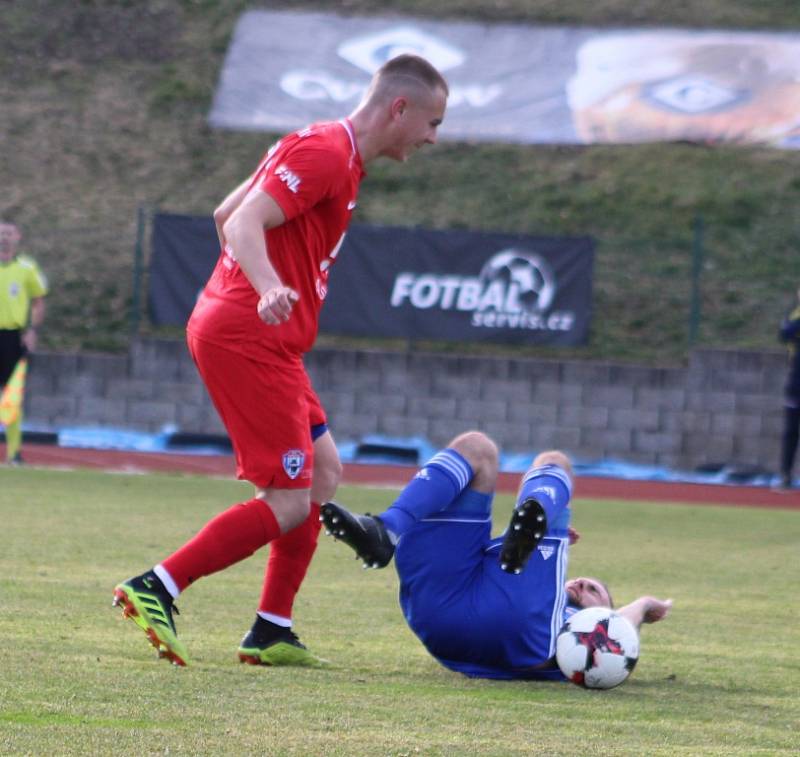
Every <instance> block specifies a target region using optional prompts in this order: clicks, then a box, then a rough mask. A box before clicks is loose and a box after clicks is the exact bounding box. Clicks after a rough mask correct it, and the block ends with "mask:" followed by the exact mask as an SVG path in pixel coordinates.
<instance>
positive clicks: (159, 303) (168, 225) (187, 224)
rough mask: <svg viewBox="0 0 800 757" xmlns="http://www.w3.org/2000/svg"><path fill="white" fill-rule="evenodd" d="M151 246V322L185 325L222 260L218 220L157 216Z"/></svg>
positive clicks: (171, 215)
mask: <svg viewBox="0 0 800 757" xmlns="http://www.w3.org/2000/svg"><path fill="white" fill-rule="evenodd" d="M151 246H152V251H153V252H152V256H151V258H150V279H149V296H148V306H149V312H150V320H151V322H152V323H154V324H156V325H174V326H183V325H184V324H185V323H186V321H188V320H189V315H190V314H191V312H192V309H193V308H194V303H195V301H196V300H197V296H198V295H199V294H200V292H201V291H202V289H203V287H204V286H205V283H206V281H208V277H209V276H210V275H211V271H213V270H214V265H215V263H216V262H217V257H219V239H218V238H217V229H216V227H215V226H214V219H213V218H211V217H210V216H184V215H173V214H169V213H157V214H156V215H155V216H154V217H153V236H152V244H151Z"/></svg>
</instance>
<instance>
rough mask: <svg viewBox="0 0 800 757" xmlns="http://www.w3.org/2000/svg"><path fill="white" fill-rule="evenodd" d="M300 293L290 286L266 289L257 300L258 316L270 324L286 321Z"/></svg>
mask: <svg viewBox="0 0 800 757" xmlns="http://www.w3.org/2000/svg"><path fill="white" fill-rule="evenodd" d="M299 299H300V295H299V294H297V292H295V291H294V289H292V288H291V287H284V286H282V287H274V288H273V289H267V291H266V292H264V294H262V295H261V299H260V300H259V301H258V317H259V318H260V319H261V320H262V321H264V323H267V324H269V325H270V326H276V325H278V324H280V323H286V321H288V320H289V317H290V316H291V314H292V308H293V307H294V303H295V302H297V301H298V300H299Z"/></svg>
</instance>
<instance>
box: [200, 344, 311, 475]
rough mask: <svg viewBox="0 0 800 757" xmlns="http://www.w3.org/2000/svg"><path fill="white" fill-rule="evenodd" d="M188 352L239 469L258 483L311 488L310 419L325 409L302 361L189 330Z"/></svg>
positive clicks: (238, 472) (238, 470)
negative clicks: (261, 355)
mask: <svg viewBox="0 0 800 757" xmlns="http://www.w3.org/2000/svg"><path fill="white" fill-rule="evenodd" d="M186 341H187V344H188V345H189V352H190V353H191V355H192V358H193V359H194V362H195V364H196V365H197V369H198V371H199V372H200V376H201V377H202V379H203V383H204V384H205V385H206V389H208V393H209V395H210V396H211V400H212V402H213V403H214V407H216V409H217V412H218V413H219V416H220V418H221V419H222V422H223V424H224V425H225V428H226V430H227V432H228V436H230V439H231V443H232V444H233V451H234V454H235V455H236V475H237V477H238V478H240V479H244V480H246V481H250V482H252V483H253V484H255V485H256V486H258V487H260V488H262V489H266V488H276V489H308V488H310V486H311V473H312V469H313V466H314V451H313V446H312V442H311V425H312V424H318V423H324V422H325V413H324V411H323V410H322V406H321V404H320V402H319V399H318V398H317V395H316V394H315V393H314V390H313V389H312V388H311V382H310V380H309V378H308V374H307V373H306V371H305V368H304V367H303V364H302V362H300V361H299V360H298V361H297V363H289V362H286V363H282V364H280V365H277V364H276V365H269V364H267V363H261V362H258V361H255V360H251V359H249V358H247V357H245V356H244V355H241V354H239V353H238V352H232V351H230V350H226V349H224V348H222V347H218V346H217V345H215V344H211V343H210V342H206V341H204V340H202V339H196V338H195V337H193V336H192V335H191V334H189V335H187V339H186Z"/></svg>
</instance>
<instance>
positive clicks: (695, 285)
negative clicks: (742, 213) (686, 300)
mask: <svg viewBox="0 0 800 757" xmlns="http://www.w3.org/2000/svg"><path fill="white" fill-rule="evenodd" d="M704 232H705V224H704V223H703V216H701V215H697V216H695V219H694V235H693V238H692V295H691V306H690V309H689V347H693V346H694V345H695V343H696V342H697V334H698V331H699V330H700V300H701V295H700V274H701V273H702V270H703V240H704Z"/></svg>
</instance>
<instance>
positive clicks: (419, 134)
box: [385, 89, 447, 162]
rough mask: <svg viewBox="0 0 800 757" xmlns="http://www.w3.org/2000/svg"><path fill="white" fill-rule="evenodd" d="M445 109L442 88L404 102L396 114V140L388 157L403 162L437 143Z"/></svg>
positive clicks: (445, 98) (445, 97) (445, 101)
mask: <svg viewBox="0 0 800 757" xmlns="http://www.w3.org/2000/svg"><path fill="white" fill-rule="evenodd" d="M446 107H447V95H445V93H444V91H442V90H441V89H436V90H434V91H433V92H430V93H427V94H426V96H425V97H422V98H418V99H416V100H412V99H410V98H409V99H407V100H405V101H404V104H403V105H402V108H401V109H400V111H399V112H398V114H397V115H396V122H395V127H396V128H395V135H394V139H393V140H392V144H391V146H390V147H389V149H388V150H387V151H386V152H385V155H386V156H387V157H389V158H392V159H393V160H398V161H401V162H404V161H406V160H408V158H409V157H410V156H411V155H412V154H413V153H414V152H416V151H417V150H419V149H420V148H421V147H422V146H423V145H426V144H427V145H432V144H435V142H436V131H437V129H438V128H439V126H440V124H441V123H442V121H443V120H444V111H445V108H446Z"/></svg>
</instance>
